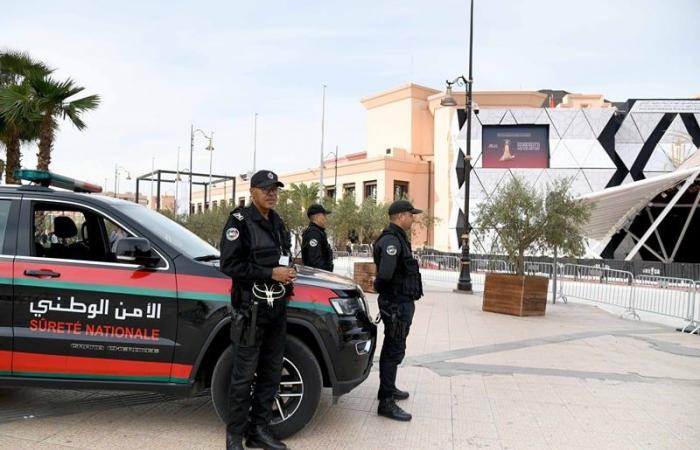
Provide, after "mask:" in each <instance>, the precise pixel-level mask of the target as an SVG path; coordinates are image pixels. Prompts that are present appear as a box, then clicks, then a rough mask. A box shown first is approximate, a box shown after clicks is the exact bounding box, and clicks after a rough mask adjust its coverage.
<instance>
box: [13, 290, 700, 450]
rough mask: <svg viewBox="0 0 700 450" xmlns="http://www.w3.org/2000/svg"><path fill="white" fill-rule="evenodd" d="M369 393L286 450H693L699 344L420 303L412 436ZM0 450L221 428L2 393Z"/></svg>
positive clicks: (93, 402)
mask: <svg viewBox="0 0 700 450" xmlns="http://www.w3.org/2000/svg"><path fill="white" fill-rule="evenodd" d="M370 299H371V300H372V302H376V297H375V296H370ZM373 311H375V312H376V311H377V308H376V303H374V305H373ZM377 354H378V353H377ZM378 384H379V380H378V373H377V371H376V370H373V371H372V373H371V375H370V377H369V379H368V380H367V381H366V382H365V383H364V384H362V385H361V386H359V387H358V388H356V389H355V390H354V391H352V392H351V393H349V394H348V395H346V396H343V397H341V398H340V400H339V402H338V404H337V405H332V399H331V396H330V393H329V392H324V395H323V397H322V400H321V405H320V407H319V409H318V411H317V413H316V415H315V417H314V419H313V420H312V421H311V423H309V425H308V426H307V427H306V428H305V429H304V430H302V431H301V432H300V433H298V434H297V435H295V436H293V437H292V438H289V439H288V440H287V441H286V442H287V444H288V445H289V446H290V448H292V449H472V448H473V449H504V450H505V449H615V450H618V449H666V448H668V449H671V448H672V449H674V450H677V449H697V448H700V415H699V414H698V409H697V405H698V404H700V337H698V336H691V335H687V334H686V335H684V334H680V333H677V332H675V331H674V330H673V329H670V328H667V327H663V326H659V325H655V324H650V323H645V322H639V321H632V320H622V319H620V318H619V317H617V316H615V315H612V314H610V313H607V312H605V311H602V310H600V309H597V308H595V307H592V306H585V305H577V304H571V303H570V304H567V305H564V304H557V305H551V304H550V305H548V307H547V315H546V316H545V317H530V318H519V317H511V316H505V315H499V314H492V313H484V312H482V311H481V297H480V296H479V295H462V294H455V293H452V292H447V291H435V290H433V291H429V292H427V295H426V297H425V298H424V299H422V300H421V301H420V302H418V304H417V308H416V316H415V320H414V325H413V327H412V329H411V334H410V336H409V339H408V350H407V358H406V360H405V362H404V365H403V366H402V367H401V368H400V370H399V382H398V384H399V386H400V387H401V388H402V389H406V390H408V391H409V392H410V393H411V397H410V398H409V399H408V400H407V401H404V402H402V406H403V407H405V409H406V410H408V411H410V412H411V413H413V415H414V418H413V421H412V422H410V423H398V422H393V421H390V420H387V419H384V418H381V417H378V416H377V414H376V407H377V402H376V393H377V387H378ZM0 448H12V449H24V448H27V449H54V448H84V449H115V448H139V449H142V448H158V449H160V448H162V449H210V448H211V449H214V448H224V427H223V425H222V424H221V423H220V422H219V421H218V419H217V417H216V414H215V413H214V410H213V408H212V406H211V402H210V401H209V399H208V398H207V397H204V396H203V397H197V398H191V399H184V400H173V399H171V398H168V397H164V396H159V395H157V394H152V395H145V396H144V395H143V394H138V395H137V394H134V393H123V392H96V391H56V390H46V389H24V388H23V389H9V388H0Z"/></svg>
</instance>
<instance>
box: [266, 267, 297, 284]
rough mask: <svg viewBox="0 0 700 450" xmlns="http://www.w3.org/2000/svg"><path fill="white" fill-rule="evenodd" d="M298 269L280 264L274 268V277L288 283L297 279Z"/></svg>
mask: <svg viewBox="0 0 700 450" xmlns="http://www.w3.org/2000/svg"><path fill="white" fill-rule="evenodd" d="M296 278H297V271H296V270H294V269H293V268H291V267H284V266H279V267H275V268H274V269H272V279H273V280H275V281H278V282H280V283H282V284H288V283H291V282H292V281H294V280H296Z"/></svg>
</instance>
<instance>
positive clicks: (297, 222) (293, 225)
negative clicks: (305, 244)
mask: <svg viewBox="0 0 700 450" xmlns="http://www.w3.org/2000/svg"><path fill="white" fill-rule="evenodd" d="M292 186H293V185H292ZM275 211H277V213H278V214H279V215H280V217H282V220H284V223H285V224H286V225H287V229H288V230H289V231H290V233H292V235H294V239H295V240H296V242H297V245H299V244H300V243H301V233H302V232H303V230H304V227H305V226H306V222H307V220H306V214H305V213H304V212H302V204H301V198H300V197H299V196H298V195H294V193H293V192H292V191H291V190H282V191H280V194H279V200H278V202H277V207H276V208H275Z"/></svg>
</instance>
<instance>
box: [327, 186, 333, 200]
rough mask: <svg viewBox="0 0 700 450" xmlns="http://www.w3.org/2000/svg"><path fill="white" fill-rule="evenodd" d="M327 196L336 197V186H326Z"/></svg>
mask: <svg viewBox="0 0 700 450" xmlns="http://www.w3.org/2000/svg"><path fill="white" fill-rule="evenodd" d="M326 197H328V198H335V187H329V188H326Z"/></svg>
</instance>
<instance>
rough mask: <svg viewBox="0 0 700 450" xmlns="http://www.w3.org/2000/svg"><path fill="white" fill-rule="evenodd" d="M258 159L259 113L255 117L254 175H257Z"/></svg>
mask: <svg viewBox="0 0 700 450" xmlns="http://www.w3.org/2000/svg"><path fill="white" fill-rule="evenodd" d="M257 158H258V113H255V115H254V116H253V173H255V170H256V166H257Z"/></svg>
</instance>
